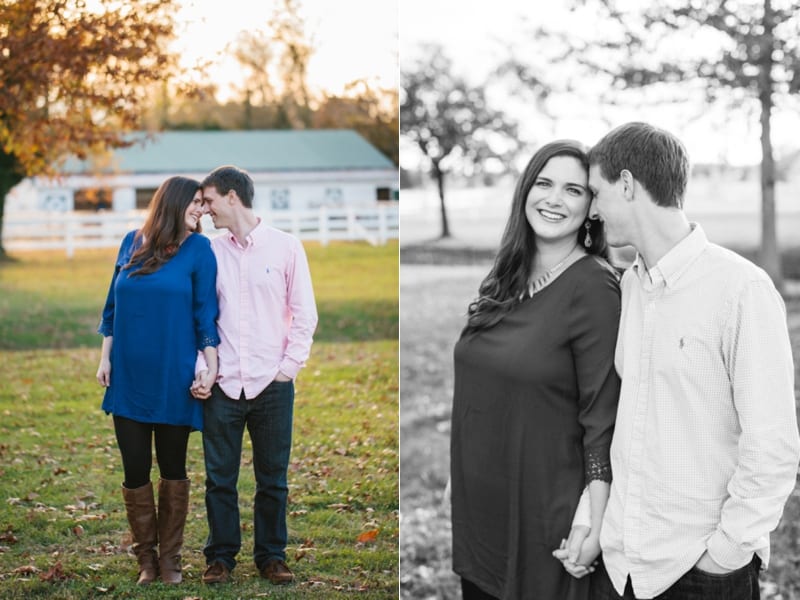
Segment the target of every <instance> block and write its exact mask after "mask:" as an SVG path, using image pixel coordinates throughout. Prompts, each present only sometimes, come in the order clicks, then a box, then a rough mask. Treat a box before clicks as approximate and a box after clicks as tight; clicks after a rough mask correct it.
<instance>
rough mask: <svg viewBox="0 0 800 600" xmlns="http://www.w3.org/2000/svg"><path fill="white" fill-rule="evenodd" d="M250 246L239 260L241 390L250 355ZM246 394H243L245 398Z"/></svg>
mask: <svg viewBox="0 0 800 600" xmlns="http://www.w3.org/2000/svg"><path fill="white" fill-rule="evenodd" d="M249 248H250V244H248V245H247V246H245V247H244V248H243V249H242V253H241V259H240V260H239V377H240V379H241V382H242V388H245V373H246V372H247V365H246V364H245V360H247V358H246V357H247V356H249V355H250V337H249V328H248V320H247V316H248V314H249V312H250V306H249V305H248V298H249V296H250V284H249V277H248V276H247V271H248V254H249V252H248V250H249ZM246 396H247V393H246V392H245V397H246Z"/></svg>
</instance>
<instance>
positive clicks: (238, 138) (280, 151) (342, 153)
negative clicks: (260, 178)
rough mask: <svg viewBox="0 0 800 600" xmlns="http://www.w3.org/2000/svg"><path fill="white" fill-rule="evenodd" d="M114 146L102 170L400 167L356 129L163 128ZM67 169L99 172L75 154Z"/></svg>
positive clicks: (158, 170)
mask: <svg viewBox="0 0 800 600" xmlns="http://www.w3.org/2000/svg"><path fill="white" fill-rule="evenodd" d="M153 136H154V137H153V139H147V135H146V134H145V133H137V134H134V135H133V136H132V137H133V138H134V139H136V140H138V141H137V143H136V144H134V145H133V146H130V147H128V148H118V149H117V150H114V151H113V158H112V160H111V165H110V166H109V167H107V168H102V169H100V170H101V171H102V172H106V173H107V172H117V173H120V172H121V173H175V172H192V171H211V170H213V169H215V168H216V167H219V166H220V165H236V166H237V167H239V168H241V169H244V170H246V171H251V172H264V171H317V170H320V171H330V170H334V171H341V170H354V169H395V168H396V167H395V165H394V164H393V163H392V161H390V160H389V159H388V158H386V156H384V155H383V154H381V153H380V152H379V151H378V150H377V149H376V148H375V147H374V146H372V145H371V144H370V143H369V142H367V141H366V140H365V139H364V138H362V137H361V136H360V135H359V134H358V133H356V132H355V131H352V130H344V129H313V130H248V131H163V132H158V133H155V134H153ZM63 172H65V173H89V172H97V168H96V167H93V166H92V163H91V162H90V161H89V160H83V161H81V160H77V159H70V160H68V161H67V163H66V164H65V165H64V168H63Z"/></svg>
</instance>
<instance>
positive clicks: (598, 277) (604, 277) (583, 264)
mask: <svg viewBox="0 0 800 600" xmlns="http://www.w3.org/2000/svg"><path fill="white" fill-rule="evenodd" d="M575 266H576V267H578V269H577V271H578V272H579V273H580V276H581V279H583V280H584V281H586V280H587V279H588V280H590V281H598V282H600V281H605V282H609V283H613V284H614V285H615V286H616V287H619V280H620V277H621V273H620V271H619V270H618V269H617V268H616V267H614V265H612V264H611V263H610V262H608V260H606V259H605V258H603V257H602V256H597V255H595V254H587V255H586V256H584V257H583V258H582V259H581V260H579V261H577V263H576V264H575Z"/></svg>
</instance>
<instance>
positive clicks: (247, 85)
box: [232, 29, 278, 129]
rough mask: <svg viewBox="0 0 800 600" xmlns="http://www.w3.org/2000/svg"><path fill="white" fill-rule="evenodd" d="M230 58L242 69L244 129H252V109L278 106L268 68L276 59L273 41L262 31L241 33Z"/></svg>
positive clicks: (276, 95)
mask: <svg viewBox="0 0 800 600" xmlns="http://www.w3.org/2000/svg"><path fill="white" fill-rule="evenodd" d="M232 52H233V56H234V58H235V59H236V61H237V62H238V63H239V65H241V67H242V70H243V73H244V77H243V80H242V84H241V85H242V87H243V91H244V98H243V99H242V102H243V103H244V119H243V126H244V129H253V126H254V121H255V119H254V115H253V112H254V106H255V107H267V106H274V105H275V104H276V103H277V102H278V94H277V92H276V90H275V83H274V82H273V81H272V76H271V75H270V72H269V68H268V66H269V65H270V64H271V63H272V62H273V61H274V60H275V59H276V56H275V50H274V44H273V42H272V39H271V38H270V37H269V36H268V35H267V34H266V33H265V32H264V31H262V30H260V29H256V30H251V31H242V32H240V33H239V36H238V37H237V38H236V42H235V43H234V45H233V48H232Z"/></svg>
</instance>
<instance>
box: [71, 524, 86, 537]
mask: <svg viewBox="0 0 800 600" xmlns="http://www.w3.org/2000/svg"><path fill="white" fill-rule="evenodd" d="M72 533H74V534H75V535H76V536H77V537H81V536H82V535H83V533H84V532H83V527H82V526H81V525H75V527H73V528H72Z"/></svg>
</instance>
